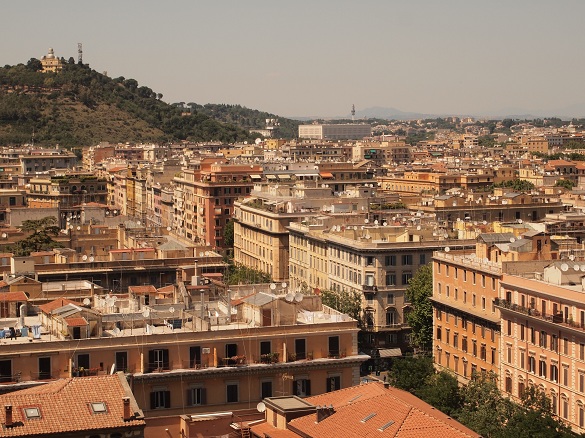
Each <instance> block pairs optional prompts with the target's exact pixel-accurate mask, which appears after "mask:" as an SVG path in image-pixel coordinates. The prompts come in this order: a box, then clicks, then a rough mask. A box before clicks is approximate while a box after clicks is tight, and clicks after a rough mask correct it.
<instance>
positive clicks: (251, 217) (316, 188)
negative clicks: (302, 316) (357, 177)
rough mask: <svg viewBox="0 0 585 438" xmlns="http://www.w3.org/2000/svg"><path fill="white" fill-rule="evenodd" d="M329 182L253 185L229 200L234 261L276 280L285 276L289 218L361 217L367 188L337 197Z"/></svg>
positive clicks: (301, 181)
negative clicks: (246, 192)
mask: <svg viewBox="0 0 585 438" xmlns="http://www.w3.org/2000/svg"><path fill="white" fill-rule="evenodd" d="M268 176H270V175H268ZM340 184H343V182H340ZM334 185H335V184H334V183H333V182H331V183H328V184H324V183H319V182H318V181H315V182H313V181H312V180H297V181H296V182H295V183H294V185H293V184H291V183H288V184H287V183H284V184H278V185H276V184H256V185H255V186H254V190H253V191H252V192H251V193H250V197H249V198H247V199H244V200H241V201H236V203H235V204H234V205H235V209H234V220H235V222H234V261H235V262H237V263H242V264H244V265H245V266H249V267H252V268H254V269H259V270H261V271H262V272H265V273H267V274H269V275H271V276H272V278H273V279H274V280H275V281H284V280H286V279H288V278H289V275H290V273H289V230H288V229H287V227H288V225H289V224H290V223H292V222H299V221H302V220H305V219H308V218H311V217H314V216H319V215H340V214H344V215H349V214H351V215H353V216H355V215H357V214H361V215H362V216H363V215H364V214H365V213H361V212H365V211H366V210H367V207H368V202H369V199H368V198H369V197H370V195H371V189H370V188H367V187H356V188H354V189H351V190H350V189H349V188H348V190H347V191H346V193H344V194H343V196H342V195H341V194H339V193H337V195H338V196H336V194H335V192H334V191H333V189H334V187H333V186H334ZM343 186H344V187H349V184H347V186H346V185H345V184H343Z"/></svg>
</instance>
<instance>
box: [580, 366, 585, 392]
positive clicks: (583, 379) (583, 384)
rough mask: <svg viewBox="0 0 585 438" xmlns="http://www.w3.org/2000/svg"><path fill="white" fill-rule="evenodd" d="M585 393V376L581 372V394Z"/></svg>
mask: <svg viewBox="0 0 585 438" xmlns="http://www.w3.org/2000/svg"><path fill="white" fill-rule="evenodd" d="M584 391H585V374H584V373H583V372H582V371H579V392H584Z"/></svg>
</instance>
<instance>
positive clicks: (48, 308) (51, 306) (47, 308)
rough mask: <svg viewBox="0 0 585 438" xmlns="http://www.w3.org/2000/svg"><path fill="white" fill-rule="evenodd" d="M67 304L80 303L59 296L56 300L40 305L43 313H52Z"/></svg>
mask: <svg viewBox="0 0 585 438" xmlns="http://www.w3.org/2000/svg"><path fill="white" fill-rule="evenodd" d="M67 304H75V305H79V303H76V302H75V301H71V300H68V299H67V298H57V299H56V300H55V301H51V302H50V303H47V304H41V305H40V306H39V309H40V310H41V312H43V313H51V312H52V311H53V310H55V309H58V308H59V307H63V306H66V305H67Z"/></svg>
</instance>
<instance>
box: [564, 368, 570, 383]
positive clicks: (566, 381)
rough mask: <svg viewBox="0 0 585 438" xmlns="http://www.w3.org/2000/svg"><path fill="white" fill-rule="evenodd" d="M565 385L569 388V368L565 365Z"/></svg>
mask: <svg viewBox="0 0 585 438" xmlns="http://www.w3.org/2000/svg"><path fill="white" fill-rule="evenodd" d="M563 385H565V386H569V367H567V366H565V365H563Z"/></svg>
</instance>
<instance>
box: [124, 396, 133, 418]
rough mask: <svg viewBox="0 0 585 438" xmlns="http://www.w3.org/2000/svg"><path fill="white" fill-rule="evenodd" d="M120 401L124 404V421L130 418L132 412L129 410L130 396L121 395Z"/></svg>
mask: <svg viewBox="0 0 585 438" xmlns="http://www.w3.org/2000/svg"><path fill="white" fill-rule="evenodd" d="M122 403H123V404H124V421H130V420H132V412H131V411H130V397H123V398H122Z"/></svg>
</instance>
